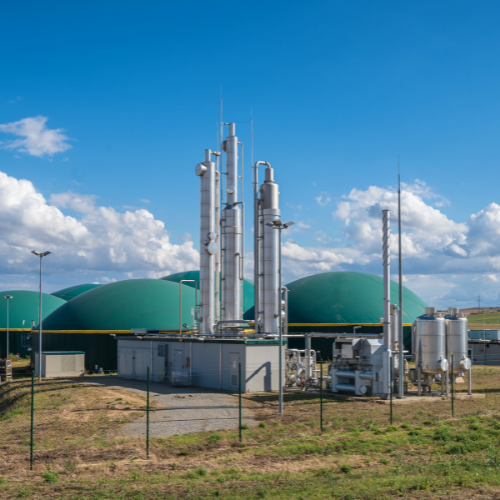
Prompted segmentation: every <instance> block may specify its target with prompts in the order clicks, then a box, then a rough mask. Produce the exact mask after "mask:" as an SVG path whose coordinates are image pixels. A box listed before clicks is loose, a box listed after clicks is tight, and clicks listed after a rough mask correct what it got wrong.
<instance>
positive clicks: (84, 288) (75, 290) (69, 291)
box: [51, 283, 101, 302]
mask: <svg viewBox="0 0 500 500" xmlns="http://www.w3.org/2000/svg"><path fill="white" fill-rule="evenodd" d="M98 286H101V285H98V284H96V283H84V284H83V285H75V286H70V287H68V288H63V289H62V290H58V291H57V292H54V293H52V294H51V295H54V297H59V298H60V299H63V300H65V301H66V302H67V301H68V300H71V299H74V298H75V297H78V295H81V294H82V293H85V292H88V291H89V290H93V289H94V288H97V287H98Z"/></svg>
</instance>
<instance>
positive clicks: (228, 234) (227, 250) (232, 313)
mask: <svg viewBox="0 0 500 500" xmlns="http://www.w3.org/2000/svg"><path fill="white" fill-rule="evenodd" d="M228 125H229V136H228V137H227V138H226V140H225V141H224V143H223V149H224V151H225V152H226V171H227V179H226V194H227V202H226V206H225V208H224V210H223V216H222V218H223V219H224V255H223V262H222V264H223V268H224V297H223V312H224V314H223V317H224V319H225V320H238V319H241V318H242V314H241V280H240V274H241V273H240V266H241V265H242V264H243V262H242V261H240V258H241V256H242V235H243V228H242V221H241V210H240V207H239V206H238V138H237V137H236V135H235V124H234V123H229V124H228ZM237 261H238V262H237ZM238 264H239V265H238Z"/></svg>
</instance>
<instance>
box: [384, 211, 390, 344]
mask: <svg viewBox="0 0 500 500" xmlns="http://www.w3.org/2000/svg"><path fill="white" fill-rule="evenodd" d="M382 226H383V227H382V230H383V236H382V251H383V255H382V260H383V267H384V349H390V348H391V323H390V321H391V320H390V315H391V214H390V210H382Z"/></svg>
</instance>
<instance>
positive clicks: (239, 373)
mask: <svg viewBox="0 0 500 500" xmlns="http://www.w3.org/2000/svg"><path fill="white" fill-rule="evenodd" d="M238 392H239V394H238V422H239V423H238V428H239V432H240V443H241V363H238Z"/></svg>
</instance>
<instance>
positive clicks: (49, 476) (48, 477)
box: [42, 472, 58, 483]
mask: <svg viewBox="0 0 500 500" xmlns="http://www.w3.org/2000/svg"><path fill="white" fill-rule="evenodd" d="M57 476H58V474H57V473H53V472H44V473H43V474H42V477H43V478H44V479H45V482H46V483H57Z"/></svg>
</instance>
